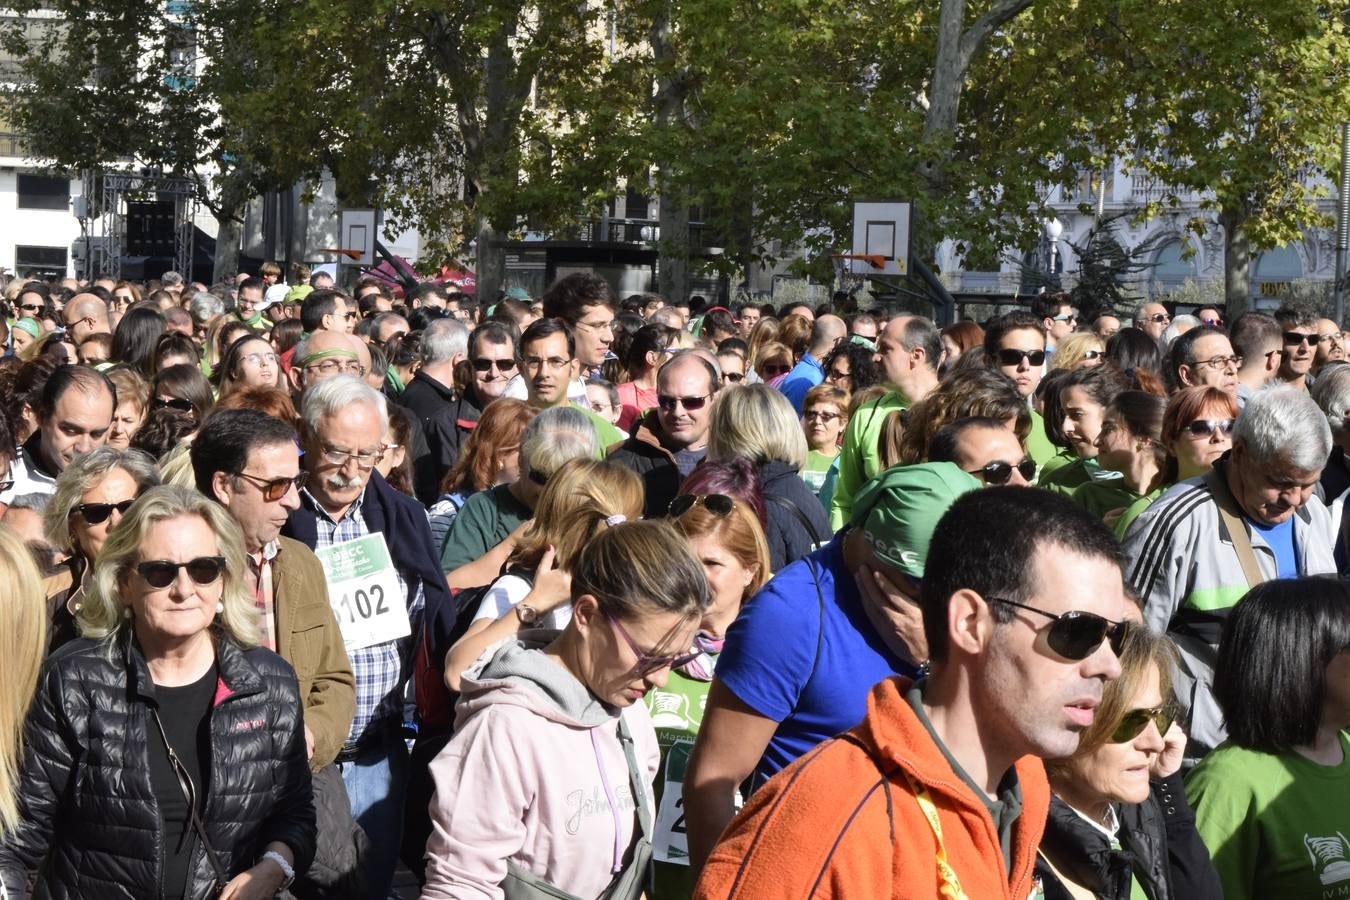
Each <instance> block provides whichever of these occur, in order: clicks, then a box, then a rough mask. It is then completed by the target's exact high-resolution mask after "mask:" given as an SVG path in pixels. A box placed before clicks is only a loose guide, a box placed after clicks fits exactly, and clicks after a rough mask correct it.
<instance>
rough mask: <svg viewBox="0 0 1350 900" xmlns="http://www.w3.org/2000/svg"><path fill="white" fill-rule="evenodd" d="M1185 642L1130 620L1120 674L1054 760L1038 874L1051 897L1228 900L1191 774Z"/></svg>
mask: <svg viewBox="0 0 1350 900" xmlns="http://www.w3.org/2000/svg"><path fill="white" fill-rule="evenodd" d="M1176 664H1177V654H1176V648H1175V647H1173V646H1172V643H1171V642H1170V641H1169V640H1168V639H1167V638H1166V637H1164V636H1162V635H1159V634H1156V633H1154V632H1151V631H1149V630H1148V629H1147V628H1145V627H1143V626H1141V625H1135V626H1132V627H1130V629H1129V631H1128V634H1127V636H1126V638H1125V641H1124V647H1123V649H1122V651H1121V654H1120V677H1119V678H1116V679H1115V680H1113V681H1108V682H1107V683H1106V687H1105V689H1104V690H1103V692H1102V699H1101V703H1100V704H1099V705H1098V706H1097V712H1096V716H1095V717H1094V718H1093V721H1092V724H1091V725H1090V726H1089V727H1088V729H1087V730H1086V731H1084V732H1083V736H1082V738H1081V740H1080V741H1079V744H1078V751H1077V752H1076V753H1074V755H1073V756H1071V757H1069V758H1068V759H1063V760H1056V761H1053V762H1047V763H1046V767H1045V768H1046V774H1047V775H1049V777H1050V788H1051V790H1052V791H1053V796H1052V797H1051V800H1050V815H1049V818H1048V820H1047V821H1046V824H1045V835H1044V837H1043V838H1042V839H1041V849H1040V857H1039V860H1038V862H1037V874H1038V875H1039V876H1040V878H1041V884H1042V886H1043V888H1044V895H1043V896H1044V898H1045V900H1069V898H1081V897H1093V898H1099V900H1133V898H1141V897H1142V898H1146V900H1219V898H1222V897H1223V892H1222V891H1221V890H1220V888H1219V879H1218V876H1217V874H1216V873H1215V872H1214V868H1213V866H1212V865H1211V863H1210V860H1209V853H1208V851H1206V849H1205V845H1204V844H1203V843H1202V842H1201V840H1200V837H1199V835H1198V834H1197V833H1196V831H1195V824H1194V821H1195V820H1194V818H1193V816H1192V815H1191V811H1190V808H1189V807H1187V806H1186V794H1185V791H1184V790H1183V787H1182V781H1181V774H1180V770H1181V757H1182V752H1183V750H1184V749H1185V746H1186V735H1185V734H1183V733H1182V731H1181V726H1180V725H1178V724H1177V721H1176V709H1175V707H1174V706H1173V700H1172V690H1171V672H1172V670H1173V668H1174V667H1175V666H1176Z"/></svg>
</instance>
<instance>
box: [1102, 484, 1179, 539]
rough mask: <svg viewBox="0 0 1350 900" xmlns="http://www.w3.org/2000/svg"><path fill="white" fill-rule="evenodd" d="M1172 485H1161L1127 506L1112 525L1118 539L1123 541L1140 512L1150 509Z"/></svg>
mask: <svg viewBox="0 0 1350 900" xmlns="http://www.w3.org/2000/svg"><path fill="white" fill-rule="evenodd" d="M1170 487H1171V485H1170V484H1164V485H1160V486H1159V487H1157V488H1154V489H1153V490H1152V491H1150V492H1149V493H1147V494H1145V495H1144V496H1142V497H1140V498H1139V499H1137V500H1135V501H1134V502H1133V503H1131V504H1130V505H1129V506H1127V507H1125V512H1123V513H1121V514H1120V518H1119V519H1116V524H1115V525H1113V526H1112V527H1111V530H1112V531H1114V532H1115V535H1116V540H1118V541H1121V542H1122V543H1123V542H1124V541H1125V533H1126V532H1128V531H1129V530H1130V525H1131V524H1133V522H1134V520H1135V519H1137V518H1139V514H1140V513H1142V512H1143V511H1144V510H1146V509H1148V508H1149V506H1150V505H1151V504H1152V503H1153V501H1154V500H1157V499H1158V498H1159V497H1161V496H1162V494H1163V491H1165V490H1167V489H1168V488H1170Z"/></svg>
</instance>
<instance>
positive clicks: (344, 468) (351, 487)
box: [282, 375, 451, 900]
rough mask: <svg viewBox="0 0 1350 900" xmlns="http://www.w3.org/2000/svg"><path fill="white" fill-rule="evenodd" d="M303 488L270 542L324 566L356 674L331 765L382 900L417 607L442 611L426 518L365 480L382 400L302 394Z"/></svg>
mask: <svg viewBox="0 0 1350 900" xmlns="http://www.w3.org/2000/svg"><path fill="white" fill-rule="evenodd" d="M301 422H302V425H301V435H300V444H301V447H302V448H303V450H304V468H305V472H306V474H307V475H308V483H307V485H306V486H305V487H304V488H303V489H301V491H300V502H299V505H298V506H297V508H295V509H292V510H290V511H289V515H288V516H287V520H286V525H285V527H284V528H283V529H282V533H283V534H285V535H286V536H288V537H292V538H294V539H296V540H298V541H300V542H301V543H303V544H305V545H306V546H308V547H310V548H311V549H313V550H314V551H315V553H316V554H317V555H318V556H319V558H320V560H321V561H323V563H324V571H325V576H326V580H327V583H328V590H329V595H330V599H331V601H332V606H333V610H334V612H335V613H336V614H337V619H338V624H339V626H340V627H341V628H342V633H343V639H344V642H345V644H346V647H347V651H348V656H349V657H350V659H351V664H352V670H353V672H354V673H355V675H356V716H355V719H354V721H353V722H352V726H351V730H350V731H349V733H348V734H347V736H346V740H345V742H344V743H343V745H342V749H341V750H340V751H339V753H338V755H337V765H338V768H339V770H340V771H341V773H342V780H343V783H344V784H345V785H346V788H347V792H348V794H349V795H350V798H351V811H352V815H353V817H354V818H355V819H356V821H357V823H358V824H360V825H361V827H362V828H363V829H364V830H365V832H366V834H367V836H368V837H369V838H370V850H369V852H368V854H367V856H366V880H367V883H368V886H369V888H370V891H369V895H368V896H369V897H371V898H373V900H383V898H384V897H387V896H388V895H389V888H390V883H391V882H392V879H393V874H394V866H395V863H396V861H397V859H398V853H399V847H400V844H401V841H402V834H403V805H404V798H405V795H406V785H407V778H408V768H409V763H408V750H407V745H406V744H405V743H404V736H403V709H404V698H403V695H404V688H405V686H406V684H407V681H408V677H409V676H410V674H411V672H412V649H413V644H414V642H413V638H412V635H413V634H416V633H417V630H418V628H419V627H420V623H421V618H422V612H423V608H424V606H428V605H429V606H430V607H431V608H433V609H439V608H440V606H441V605H442V604H448V603H450V602H451V601H450V592H449V588H448V587H447V586H446V583H445V575H444V573H442V571H441V567H440V560H439V558H438V557H437V554H436V551H435V549H434V548H433V546H432V541H431V530H430V528H429V527H428V525H427V518H426V510H425V509H424V508H423V507H422V506H421V504H419V503H418V502H417V501H416V500H414V499H412V498H411V497H407V496H405V495H403V494H400V493H398V492H397V491H395V490H394V489H393V488H391V487H390V486H389V485H388V483H386V482H385V480H384V479H383V478H382V477H380V474H379V473H378V472H376V471H375V462H376V460H377V459H378V458H379V455H380V453H381V452H382V451H383V445H382V440H383V437H384V433H385V430H386V429H387V428H388V426H389V412H388V408H387V406H386V401H385V398H384V396H383V395H382V394H380V393H379V392H378V391H376V390H375V389H373V388H372V387H370V385H368V384H366V383H365V382H364V381H361V380H360V379H359V378H357V377H353V376H351V375H340V376H337V377H334V378H329V379H326V380H324V381H322V382H320V383H319V384H317V385H315V386H314V387H312V388H310V389H309V390H308V391H306V393H305V399H304V404H303V407H302V413H301Z"/></svg>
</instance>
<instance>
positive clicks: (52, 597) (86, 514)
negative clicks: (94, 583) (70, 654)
mask: <svg viewBox="0 0 1350 900" xmlns="http://www.w3.org/2000/svg"><path fill="white" fill-rule="evenodd" d="M159 483H160V475H159V470H158V469H157V468H155V462H154V460H152V459H151V458H150V457H148V456H146V455H145V454H144V453H142V452H141V451H139V450H118V449H116V448H114V447H99V448H98V449H97V450H91V451H90V452H89V453H86V454H85V455H84V456H80V457H77V458H76V460H75V462H73V463H71V464H70V465H69V466H67V467H66V469H65V471H63V472H62V473H61V475H60V477H59V478H57V479H56V493H55V495H54V496H53V497H52V501H51V503H50V505H48V507H47V514H46V525H47V539H48V540H49V541H51V543H52V546H53V547H56V548H57V549H58V550H60V551H61V552H62V553H64V554H66V557H67V558H66V563H65V570H64V571H62V572H59V573H58V574H56V575H54V576H52V577H51V578H49V579H48V580H47V606H48V609H49V611H50V613H51V635H50V636H51V644H50V649H51V650H56V649H57V648H58V647H60V646H62V645H63V644H67V643H69V642H70V641H73V640H75V639H76V638H77V637H79V633H78V632H77V630H76V628H75V619H76V616H77V615H78V614H79V612H80V607H81V605H83V603H84V599H85V596H86V595H87V593H88V588H89V582H90V581H91V576H92V574H93V573H92V569H93V565H94V560H95V559H97V558H98V555H99V553H100V552H102V550H103V544H104V542H105V541H106V540H107V539H108V532H109V531H110V530H111V529H112V528H113V527H114V526H116V525H117V523H118V522H120V521H122V516H123V515H125V514H126V511H127V509H128V508H129V507H130V506H131V504H132V503H133V502H135V500H136V498H137V497H139V496H140V495H141V494H143V493H145V492H146V491H147V490H149V489H150V488H152V487H155V486H156V485H158V484H159Z"/></svg>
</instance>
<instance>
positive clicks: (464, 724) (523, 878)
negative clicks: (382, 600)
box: [422, 521, 709, 900]
mask: <svg viewBox="0 0 1350 900" xmlns="http://www.w3.org/2000/svg"><path fill="white" fill-rule="evenodd" d="M708 600H709V597H708V583H707V579H706V578H705V577H704V574H703V568H702V566H700V565H699V562H698V560H697V559H695V558H694V555H693V554H692V553H691V552H690V550H689V547H688V544H687V543H686V542H685V541H684V540H683V538H682V537H681V535H680V534H679V532H677V531H676V530H675V529H674V528H673V527H672V526H671V525H670V524H669V523H666V522H659V521H658V522H623V523H619V524H616V525H614V526H613V527H610V528H607V529H606V530H605V531H604V532H603V533H601V534H599V535H598V536H596V537H595V538H593V539H592V540H591V541H590V542H589V543H587V544H586V546H585V547H584V549H582V551H581V554H580V556H579V557H578V558H577V560H576V565H575V566H574V567H573V570H572V583H571V602H572V619H571V621H570V622H569V623H568V625H567V627H566V628H565V629H563V631H562V632H561V633H560V634H559V633H556V632H546V631H540V632H534V633H527V634H526V635H523V636H521V637H520V638H517V639H515V640H510V641H506V642H504V643H502V644H500V645H499V646H498V647H497V648H496V649H495V650H493V651H492V652H490V653H485V654H484V655H483V657H482V658H480V659H479V661H478V662H477V663H476V664H475V665H474V667H473V668H472V669H471V670H470V671H469V672H467V673H465V675H464V676H463V680H462V687H463V696H462V697H461V699H460V702H459V707H458V721H457V726H458V727H457V730H456V732H455V736H454V737H453V738H451V739H450V743H449V744H447V745H446V747H445V749H444V750H442V751H441V753H440V754H439V755H438V756H437V757H436V759H435V760H434V761H433V762H432V763H431V774H432V776H433V778H434V780H435V784H436V793H435V796H434V797H433V798H432V800H431V818H432V825H433V827H432V834H431V839H430V840H429V841H428V843H427V868H426V884H425V886H424V887H423V890H422V897H423V900H439V898H454V897H465V896H469V895H474V896H485V897H486V896H502V895H503V894H505V896H508V897H523V896H538V897H543V896H549V897H555V896H572V895H575V896H577V897H598V896H600V895H602V894H603V895H604V896H605V897H606V898H612V900H636V898H637V897H639V896H641V895H642V893H643V890H644V888H645V887H646V882H647V877H646V876H647V873H648V860H649V859H650V857H651V840H652V834H653V820H654V817H655V812H656V811H655V808H654V805H653V803H652V799H651V797H652V793H651V792H652V781H653V778H654V777H655V775H656V773H657V769H658V762H659V759H660V750H659V748H658V746H657V740H656V733H655V731H654V730H653V728H652V721H651V718H650V717H649V716H648V714H647V710H646V707H645V705H644V704H643V703H642V702H641V701H642V700H643V698H644V697H645V696H646V695H647V693H648V692H649V691H651V690H652V689H654V688H658V687H661V686H662V685H664V684H665V683H666V682H667V680H668V679H669V677H670V670H671V669H672V668H678V667H680V666H683V665H687V664H688V663H689V662H690V661H691V660H693V659H695V658H696V656H697V654H695V653H694V652H693V647H694V634H695V631H696V630H697V628H698V624H699V621H700V619H701V618H702V616H703V614H704V611H705V610H706V608H707V606H708Z"/></svg>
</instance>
